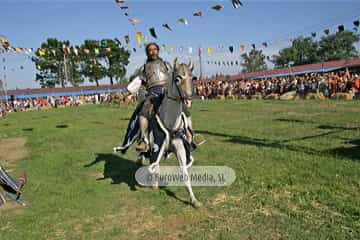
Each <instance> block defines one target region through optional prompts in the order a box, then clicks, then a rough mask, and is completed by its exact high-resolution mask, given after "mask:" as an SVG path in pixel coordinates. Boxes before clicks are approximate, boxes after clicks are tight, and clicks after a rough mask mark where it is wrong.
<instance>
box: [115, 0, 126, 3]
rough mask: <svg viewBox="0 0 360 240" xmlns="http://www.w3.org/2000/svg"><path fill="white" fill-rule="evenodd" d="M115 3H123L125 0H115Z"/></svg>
mask: <svg viewBox="0 0 360 240" xmlns="http://www.w3.org/2000/svg"><path fill="white" fill-rule="evenodd" d="M115 2H116V3H124V2H125V0H115Z"/></svg>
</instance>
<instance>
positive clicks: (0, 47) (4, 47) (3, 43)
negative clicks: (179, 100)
mask: <svg viewBox="0 0 360 240" xmlns="http://www.w3.org/2000/svg"><path fill="white" fill-rule="evenodd" d="M353 26H354V27H353V30H354V31H358V28H359V26H360V21H359V20H355V21H353ZM163 27H165V28H167V29H169V30H170V31H171V30H172V29H171V28H170V27H169V26H168V25H167V24H164V25H163ZM337 30H338V32H343V31H345V26H344V25H343V24H341V25H338V26H337ZM149 32H150V35H151V36H152V37H153V38H155V39H157V38H158V35H157V33H156V29H155V28H154V27H152V28H150V29H149ZM330 32H331V31H330V29H329V28H326V29H324V30H323V33H324V34H325V35H329V34H330ZM317 35H318V33H316V32H311V33H310V36H311V37H313V38H315V37H316V36H317ZM135 37H136V41H137V43H138V44H141V43H142V42H143V41H144V39H145V38H146V37H144V36H143V34H142V32H140V31H137V32H136V36H135ZM124 40H125V43H126V44H129V43H130V36H129V35H125V36H124ZM145 40H146V39H145ZM114 41H115V42H116V43H117V44H118V45H119V46H121V45H122V44H121V41H120V40H119V39H118V38H114ZM284 41H286V42H292V41H293V38H289V39H286V40H285V39H283V40H280V39H275V40H273V41H267V42H262V43H261V44H258V45H257V44H255V43H252V44H250V46H249V48H250V49H257V48H259V47H262V48H267V47H269V45H275V46H276V45H280V44H281V43H282V42H284ZM185 49H186V47H184V46H179V47H178V48H176V47H175V46H174V45H166V44H162V50H164V51H168V52H172V51H175V50H178V51H179V52H180V53H183V52H184V50H185ZM205 49H206V50H207V54H208V55H209V56H210V55H212V54H214V53H215V52H220V53H224V52H225V51H226V49H225V47H224V46H223V45H220V46H218V48H215V47H210V46H209V47H207V48H205ZM227 49H228V51H229V52H230V53H235V52H236V51H237V49H238V51H240V53H242V52H245V50H246V49H247V46H246V45H245V44H240V45H238V46H235V45H230V46H228V48H227ZM132 50H133V51H134V52H136V48H135V47H134V48H132ZM81 51H83V52H84V53H85V54H89V53H90V50H88V49H80V48H79V47H78V46H69V47H64V48H63V53H64V54H65V55H68V54H70V53H72V52H73V53H74V54H75V55H78V54H79V53H80V52H81ZM95 51H96V52H97V51H98V50H95ZM107 51H111V49H107ZM7 52H12V53H24V54H26V55H28V56H29V55H31V54H32V53H33V52H34V49H33V48H24V47H15V46H12V45H11V44H10V42H9V41H8V39H7V38H6V37H4V36H2V35H0V53H7ZM35 52H37V53H38V55H39V56H44V55H46V54H48V53H46V52H45V50H43V49H41V48H40V49H37V50H36V51H35ZM96 52H95V54H97V53H96ZM187 52H188V54H190V55H191V54H193V47H187ZM51 53H52V54H54V55H55V54H56V52H55V50H52V51H51ZM230 65H231V63H230Z"/></svg>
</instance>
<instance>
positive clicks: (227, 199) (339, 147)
mask: <svg viewBox="0 0 360 240" xmlns="http://www.w3.org/2000/svg"><path fill="white" fill-rule="evenodd" d="M132 111H133V107H131V106H128V107H122V108H120V109H119V107H118V106H110V105H98V106H82V107H77V108H64V109H56V110H48V111H41V112H23V113H16V114H10V115H8V117H7V118H5V119H0V138H12V137H21V138H24V139H25V140H26V144H25V146H26V148H27V151H28V154H27V156H26V157H25V159H22V160H19V161H18V162H17V163H16V167H15V171H14V172H13V173H12V174H14V175H15V176H18V174H20V173H21V172H22V171H23V170H26V171H27V174H28V184H27V185H26V186H25V189H24V194H23V200H24V201H25V202H26V204H27V206H26V207H20V206H15V205H11V204H7V205H8V206H4V207H0V239H4V240H5V239H12V240H16V239H22V240H23V239H36V240H39V239H360V102H355V101H351V102H350V101H349V102H342V101H291V102H284V101H254V100H249V101H210V102H199V101H197V102H195V103H194V108H193V110H192V113H193V119H194V120H193V121H194V126H195V129H196V130H197V132H200V133H202V134H204V135H205V137H206V138H207V140H208V141H207V143H206V144H205V145H203V146H201V148H199V149H197V150H196V151H195V152H194V157H195V163H194V165H216V166H223V165H225V166H228V167H231V168H233V169H234V170H235V172H236V175H237V178H236V181H235V182H234V183H233V184H232V185H231V186H229V187H194V192H195V194H196V195H197V197H198V199H199V200H200V201H201V202H202V203H203V204H204V207H203V208H202V209H200V210H197V209H194V208H192V207H191V206H190V205H188V204H186V203H184V200H188V194H187V192H186V190H185V188H183V187H167V188H162V189H160V190H158V191H154V190H152V189H150V188H142V187H139V186H138V185H137V184H136V182H135V179H134V173H135V171H136V169H137V165H136V164H135V162H134V159H135V152H134V150H133V149H132V150H131V151H129V152H128V153H127V154H126V155H114V154H112V148H113V146H115V145H119V143H120V142H121V141H122V137H123V135H124V133H125V128H126V125H127V122H128V119H129V117H130V115H131V113H132ZM1 154H3V156H2V157H3V158H6V153H1V152H0V155H1ZM4 154H5V156H4ZM176 163H177V161H176V160H175V159H174V158H171V159H168V160H165V161H163V162H162V165H174V164H176ZM9 206H10V207H9Z"/></svg>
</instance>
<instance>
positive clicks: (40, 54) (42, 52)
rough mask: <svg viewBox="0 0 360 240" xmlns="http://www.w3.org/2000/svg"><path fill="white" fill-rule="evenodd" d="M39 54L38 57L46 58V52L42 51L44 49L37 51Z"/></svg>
mask: <svg viewBox="0 0 360 240" xmlns="http://www.w3.org/2000/svg"><path fill="white" fill-rule="evenodd" d="M37 53H38V55H39V56H40V57H42V56H45V54H46V53H45V50H44V49H42V48H39V49H38V50H37Z"/></svg>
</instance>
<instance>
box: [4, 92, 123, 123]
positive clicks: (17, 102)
mask: <svg viewBox="0 0 360 240" xmlns="http://www.w3.org/2000/svg"><path fill="white" fill-rule="evenodd" d="M115 98H116V96H115V94H108V93H107V94H93V95H81V96H60V97H53V96H52V97H44V98H29V99H14V100H8V101H5V100H2V101H0V117H3V116H5V115H6V114H7V113H11V112H22V111H31V110H44V109H49V108H61V107H66V106H79V105H83V104H98V103H110V102H112V101H114V99H115Z"/></svg>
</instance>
